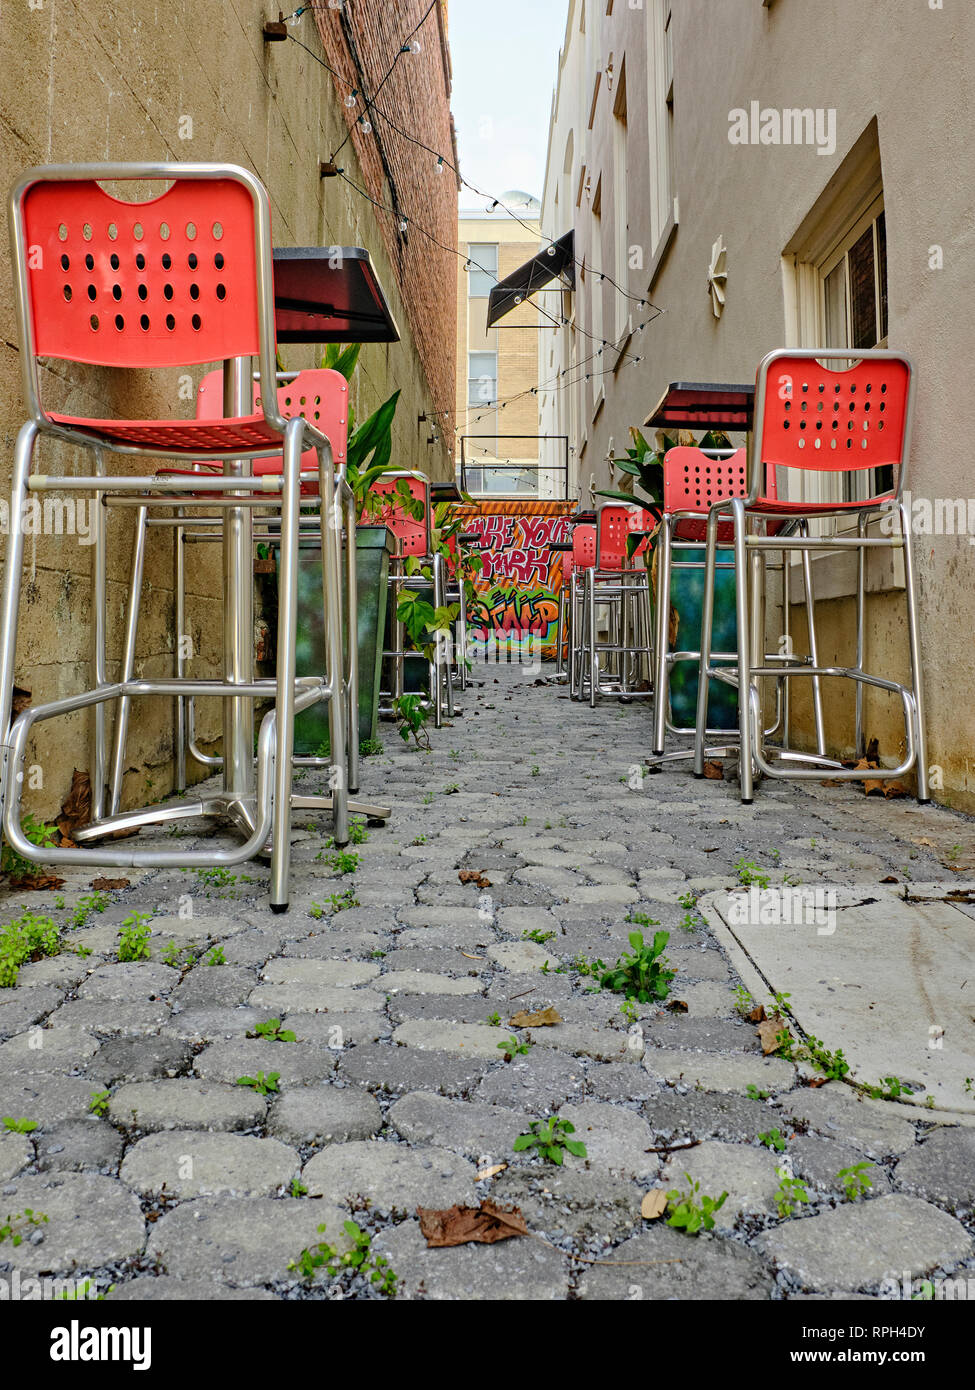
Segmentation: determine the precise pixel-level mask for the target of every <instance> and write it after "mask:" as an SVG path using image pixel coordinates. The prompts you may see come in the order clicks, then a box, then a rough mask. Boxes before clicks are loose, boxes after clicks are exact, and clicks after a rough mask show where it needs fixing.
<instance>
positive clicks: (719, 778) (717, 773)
mask: <svg viewBox="0 0 975 1390" xmlns="http://www.w3.org/2000/svg"><path fill="white" fill-rule="evenodd" d="M704 775H705V777H706V778H707V779H708V781H709V782H723V781H724V763H720V762H718V761H717V760H716V759H715V760H709V761H708V762H706V763H705V764H704Z"/></svg>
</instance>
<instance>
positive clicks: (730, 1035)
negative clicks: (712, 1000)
mask: <svg viewBox="0 0 975 1390" xmlns="http://www.w3.org/2000/svg"><path fill="white" fill-rule="evenodd" d="M644 1034H645V1036H646V1040H647V1045H648V1047H662V1048H668V1049H669V1048H675V1047H681V1048H700V1050H701V1051H702V1052H757V1053H759V1055H761V1051H762V1048H761V1044H760V1043H759V1040H758V1034H757V1033H756V1031H755V1029H754V1028H753V1027H752V1026H751V1025H750V1024H745V1023H733V1022H731V1021H726V1020H725V1019H720V1018H719V1019H710V1018H685V1017H683V1016H681V1015H674V1016H672V1017H669V1018H661V1019H660V1020H659V1021H655V1022H653V1023H651V1024H649V1025H645V1027H644Z"/></svg>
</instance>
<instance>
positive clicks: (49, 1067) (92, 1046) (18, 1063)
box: [0, 1028, 101, 1072]
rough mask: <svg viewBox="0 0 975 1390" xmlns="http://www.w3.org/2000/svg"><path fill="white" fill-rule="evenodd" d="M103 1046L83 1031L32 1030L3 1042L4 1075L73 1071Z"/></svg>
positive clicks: (0, 1058) (0, 1061) (1, 1062)
mask: <svg viewBox="0 0 975 1390" xmlns="http://www.w3.org/2000/svg"><path fill="white" fill-rule="evenodd" d="M100 1047H101V1043H100V1042H99V1040H98V1039H97V1038H96V1037H95V1036H94V1034H92V1033H86V1032H84V1031H83V1030H82V1029H80V1028H32V1029H31V1030H30V1031H29V1032H27V1033H18V1034H16V1035H15V1036H14V1037H12V1038H10V1039H8V1041H7V1042H5V1043H0V1072H11V1071H71V1070H73V1069H74V1068H76V1067H80V1066H83V1065H84V1063H85V1062H86V1061H87V1060H88V1058H90V1057H93V1056H94V1055H95V1053H96V1052H97V1051H98V1049H99V1048H100Z"/></svg>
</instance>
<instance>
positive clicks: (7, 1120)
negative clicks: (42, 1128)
mask: <svg viewBox="0 0 975 1390" xmlns="http://www.w3.org/2000/svg"><path fill="white" fill-rule="evenodd" d="M2 1123H3V1127H4V1129H5V1130H6V1131H7V1133H8V1134H33V1133H34V1130H35V1129H36V1128H37V1121H36V1120H15V1119H14V1118H13V1116H12V1115H4V1117H3V1121H2Z"/></svg>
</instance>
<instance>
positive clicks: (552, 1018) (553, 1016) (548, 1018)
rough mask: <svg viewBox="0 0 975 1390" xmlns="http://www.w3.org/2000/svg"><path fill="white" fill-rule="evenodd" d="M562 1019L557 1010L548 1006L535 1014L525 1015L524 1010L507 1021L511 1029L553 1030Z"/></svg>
mask: <svg viewBox="0 0 975 1390" xmlns="http://www.w3.org/2000/svg"><path fill="white" fill-rule="evenodd" d="M562 1022H563V1018H562V1015H561V1014H560V1013H559V1011H558V1009H553V1008H552V1007H551V1006H549V1007H548V1008H547V1009H539V1010H538V1012H537V1013H526V1012H525V1010H524V1009H522V1010H521V1012H520V1013H517V1014H515V1015H514V1017H513V1018H509V1019H508V1024H509V1026H510V1027H511V1028H554V1027H555V1025H556V1024H557V1023H562Z"/></svg>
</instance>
